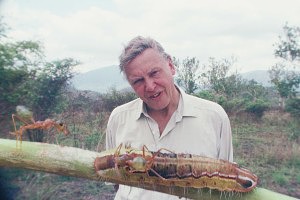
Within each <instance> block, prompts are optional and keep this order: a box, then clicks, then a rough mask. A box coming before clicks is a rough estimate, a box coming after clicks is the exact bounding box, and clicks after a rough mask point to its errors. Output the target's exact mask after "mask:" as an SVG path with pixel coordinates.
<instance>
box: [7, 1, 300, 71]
mask: <svg viewBox="0 0 300 200" xmlns="http://www.w3.org/2000/svg"><path fill="white" fill-rule="evenodd" d="M5 2H6V3H5V6H3V7H4V8H2V11H4V12H3V13H4V20H5V21H6V22H7V24H8V25H9V26H11V27H12V30H11V31H10V36H11V37H12V38H15V39H18V40H40V41H41V42H42V43H43V44H44V46H45V50H46V52H45V53H46V55H47V56H48V58H49V59H58V58H64V57H72V58H75V59H78V60H80V61H82V62H83V63H84V64H83V65H82V66H81V67H82V68H81V69H80V70H81V71H87V70H89V69H92V68H96V67H102V66H107V65H111V64H117V63H118V56H119V54H120V52H121V49H122V46H123V44H125V43H127V42H128V41H129V40H130V39H131V38H132V37H134V36H136V35H144V36H151V37H153V38H155V39H157V40H158V41H160V42H161V43H162V45H163V46H164V47H165V49H166V50H167V51H168V52H169V53H170V54H172V55H174V56H175V57H177V58H181V59H183V58H185V57H187V56H189V57H197V58H198V59H200V60H201V61H206V60H207V59H208V57H215V58H228V57H230V56H232V55H234V56H235V57H237V62H238V64H239V66H240V68H241V69H242V70H244V71H247V70H248V71H249V70H252V69H258V68H262V67H264V68H267V67H270V66H271V65H272V63H274V62H275V61H274V56H273V51H274V50H273V49H274V47H273V44H274V43H275V42H276V41H277V39H278V35H279V34H281V31H282V26H283V25H284V23H285V22H286V21H288V22H289V24H291V25H296V26H299V24H300V16H299V13H298V10H297V8H299V7H300V2H299V1H297V0H287V1H285V2H281V1H275V2H274V1H270V0H267V1H258V0H254V1H239V0H228V1H212V0H201V1H199V0H189V1H176V0H174V1H167V0H144V1H140V0H126V1H123V0H114V1H108V2H107V3H105V4H104V3H103V2H102V1H101V2H102V3H99V2H100V1H93V0H85V1H84V2H82V3H81V4H78V3H77V4H72V2H70V1H66V2H68V3H69V4H66V2H65V4H58V3H57V2H56V1H46V5H47V6H42V4H43V3H45V2H43V3H41V2H40V1H37V0H31V1H27V2H26V4H25V3H24V2H23V4H21V3H20V1H12V0H8V1H5ZM21 2H22V1H21ZM54 2H56V3H54ZM32 3H34V4H35V6H33V5H32ZM55 8H57V9H55Z"/></svg>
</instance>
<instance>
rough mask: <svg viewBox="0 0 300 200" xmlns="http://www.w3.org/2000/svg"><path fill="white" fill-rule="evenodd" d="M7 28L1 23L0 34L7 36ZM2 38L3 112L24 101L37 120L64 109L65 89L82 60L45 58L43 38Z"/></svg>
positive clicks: (0, 79) (0, 78) (0, 90)
mask: <svg viewBox="0 0 300 200" xmlns="http://www.w3.org/2000/svg"><path fill="white" fill-rule="evenodd" d="M3 31H5V27H4V25H3V23H1V22H0V36H3V37H4V35H5V34H2V32H3ZM0 41H1V43H0V93H1V96H0V109H1V112H2V113H1V114H2V115H3V116H9V113H10V114H11V113H12V112H14V109H15V107H16V106H17V105H20V104H21V105H25V106H27V107H29V108H30V109H31V110H32V111H33V113H34V118H35V119H36V120H45V119H46V118H48V117H51V115H52V114H53V113H55V111H57V110H58V111H59V110H61V109H62V107H61V103H62V102H63V101H62V97H63V95H64V89H65V88H66V87H67V86H68V84H69V81H70V79H71V78H72V77H73V73H72V68H73V67H74V66H75V65H77V64H79V62H78V61H76V60H74V59H72V58H68V59H62V60H56V61H53V62H47V61H45V56H44V53H43V48H42V45H41V43H40V42H39V41H17V42H4V41H3V40H0ZM7 120H8V119H7ZM37 135H42V134H40V133H38V134H37ZM37 141H41V139H38V140H37Z"/></svg>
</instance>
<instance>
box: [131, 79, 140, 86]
mask: <svg viewBox="0 0 300 200" xmlns="http://www.w3.org/2000/svg"><path fill="white" fill-rule="evenodd" d="M141 81H142V79H137V80H134V81H133V82H132V84H133V85H135V84H138V83H140V82H141Z"/></svg>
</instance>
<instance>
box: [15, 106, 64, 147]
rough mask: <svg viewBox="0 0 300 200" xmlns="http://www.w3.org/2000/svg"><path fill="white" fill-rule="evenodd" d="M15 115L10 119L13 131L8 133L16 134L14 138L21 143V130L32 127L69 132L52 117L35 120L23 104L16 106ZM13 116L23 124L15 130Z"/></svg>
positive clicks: (31, 128)
mask: <svg viewBox="0 0 300 200" xmlns="http://www.w3.org/2000/svg"><path fill="white" fill-rule="evenodd" d="M16 110H17V115H16V114H12V121H13V124H14V129H15V131H14V132H10V134H13V135H16V140H17V142H18V140H19V141H20V143H22V135H23V132H24V131H26V130H33V129H42V130H49V129H51V128H56V130H57V131H58V132H63V133H64V134H65V135H68V134H69V133H70V132H69V130H68V128H67V126H66V125H65V124H64V123H62V122H60V121H54V120H52V119H46V120H45V121H35V120H34V118H33V114H32V112H31V111H29V110H28V109H27V108H26V107H25V106H17V108H16ZM15 118H17V119H18V120H20V121H21V122H23V123H24V124H25V125H22V126H20V127H19V129H18V130H17V127H16V122H15Z"/></svg>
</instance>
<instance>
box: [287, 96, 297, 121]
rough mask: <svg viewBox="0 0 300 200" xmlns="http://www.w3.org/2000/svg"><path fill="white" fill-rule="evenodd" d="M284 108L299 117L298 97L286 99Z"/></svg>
mask: <svg viewBox="0 0 300 200" xmlns="http://www.w3.org/2000/svg"><path fill="white" fill-rule="evenodd" d="M285 110H286V111H287V112H289V113H291V115H292V116H293V117H295V118H298V119H299V118H300V98H292V99H289V100H287V102H286V106H285Z"/></svg>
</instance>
